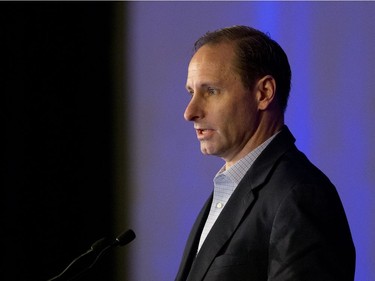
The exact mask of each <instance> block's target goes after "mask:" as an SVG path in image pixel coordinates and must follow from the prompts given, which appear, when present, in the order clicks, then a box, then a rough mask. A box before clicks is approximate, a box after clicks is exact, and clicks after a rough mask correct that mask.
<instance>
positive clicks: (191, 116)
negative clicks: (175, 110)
mask: <svg viewBox="0 0 375 281" xmlns="http://www.w3.org/2000/svg"><path fill="white" fill-rule="evenodd" d="M203 115H204V112H203V105H202V103H201V102H200V101H199V99H198V97H197V96H193V97H192V98H191V100H190V102H189V104H188V105H187V107H186V109H185V112H184V118H185V120H186V121H195V120H196V119H199V118H203Z"/></svg>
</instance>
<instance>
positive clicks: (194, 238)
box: [175, 194, 213, 281]
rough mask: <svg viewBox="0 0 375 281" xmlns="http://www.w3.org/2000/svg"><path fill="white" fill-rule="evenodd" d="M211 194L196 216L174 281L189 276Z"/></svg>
mask: <svg viewBox="0 0 375 281" xmlns="http://www.w3.org/2000/svg"><path fill="white" fill-rule="evenodd" d="M212 197H213V194H211V196H210V197H209V198H208V200H207V201H206V203H205V204H204V206H203V208H202V210H201V211H200V213H199V214H198V217H197V219H196V220H195V223H194V225H193V227H192V229H191V231H190V234H189V238H188V240H187V242H186V246H185V250H184V253H183V255H182V260H181V264H180V268H179V270H178V273H177V277H176V279H175V280H176V281H180V280H186V278H187V276H188V275H189V272H190V269H191V266H192V264H193V262H194V259H195V256H196V253H197V249H198V243H199V239H200V235H201V232H202V230H203V227H204V224H205V222H206V220H207V217H208V213H209V211H210V207H211V202H212Z"/></svg>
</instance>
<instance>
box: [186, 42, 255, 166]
mask: <svg viewBox="0 0 375 281" xmlns="http://www.w3.org/2000/svg"><path fill="white" fill-rule="evenodd" d="M234 59H235V55H234V50H233V47H232V46H231V45H229V44H219V45H204V46H202V47H201V48H200V49H199V50H198V51H197V52H196V53H195V55H194V56H193V58H192V59H191V61H190V64H189V68H188V76H187V82H186V88H187V90H188V91H189V93H190V94H191V101H190V102H189V104H188V106H187V108H186V110H185V113H184V117H185V119H186V120H188V121H192V122H193V123H194V129H195V130H196V134H197V138H198V140H199V141H200V147H201V151H202V153H203V154H207V155H216V156H219V157H221V158H223V159H224V160H225V161H226V162H227V163H229V162H235V161H237V160H239V159H240V158H242V157H243V156H244V155H246V154H247V153H248V152H247V151H245V150H246V145H247V144H248V143H249V141H250V139H251V137H252V136H253V134H254V131H255V130H256V128H257V123H258V120H257V119H258V109H257V102H256V98H255V95H256V93H255V92H254V91H252V90H249V89H247V88H245V87H244V85H243V83H242V80H241V77H240V75H239V74H238V73H237V72H236V71H235V69H234V66H233V63H234ZM245 152H247V153H245Z"/></svg>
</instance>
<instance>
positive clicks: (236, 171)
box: [215, 133, 277, 186]
mask: <svg viewBox="0 0 375 281" xmlns="http://www.w3.org/2000/svg"><path fill="white" fill-rule="evenodd" d="M276 135H277V133H276V134H274V135H273V136H271V137H270V138H268V139H267V140H266V141H265V142H263V143H262V144H261V145H259V146H258V147H257V148H255V149H254V150H252V151H251V152H250V153H249V154H247V155H246V156H245V157H243V158H241V159H240V160H238V161H237V162H236V163H235V164H234V165H232V166H231V167H230V168H229V169H226V168H225V165H224V166H223V167H222V168H221V169H220V170H219V172H218V173H217V174H216V176H215V179H218V178H219V177H221V175H223V176H224V177H225V178H227V180H230V181H231V182H232V183H234V184H235V185H236V186H237V185H238V184H239V183H240V181H241V180H242V178H243V177H244V176H245V174H246V172H247V171H248V170H249V169H250V168H251V166H252V165H253V163H254V162H255V160H256V159H257V158H258V156H259V155H260V154H261V153H262V152H263V150H264V149H265V148H266V147H267V146H268V145H269V144H270V142H271V141H272V140H273V139H274V137H275V136H276Z"/></svg>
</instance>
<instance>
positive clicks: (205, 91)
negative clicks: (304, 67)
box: [176, 26, 355, 281]
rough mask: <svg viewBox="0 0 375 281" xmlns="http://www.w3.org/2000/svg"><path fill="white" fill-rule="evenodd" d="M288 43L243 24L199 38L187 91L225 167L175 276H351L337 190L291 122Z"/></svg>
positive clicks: (217, 280) (282, 280)
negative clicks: (302, 147) (287, 120)
mask: <svg viewBox="0 0 375 281" xmlns="http://www.w3.org/2000/svg"><path fill="white" fill-rule="evenodd" d="M290 80H291V71H290V66H289V63H288V59H287V56H286V54H285V53H284V51H283V50H282V48H281V47H280V46H279V45H278V44H277V43H276V42H275V41H273V40H272V39H270V38H269V37H268V36H267V35H265V34H264V33H262V32H260V31H258V30H255V29H253V28H249V27H245V26H235V27H230V28H224V29H221V30H218V31H215V32H211V33H207V34H206V35H205V36H203V37H202V38H200V39H199V40H198V41H197V42H196V43H195V54H194V56H193V57H192V59H191V61H190V64H189V68H188V76H187V84H186V88H187V90H188V92H189V93H190V95H191V100H190V102H189V104H188V106H187V108H186V111H185V113H184V117H185V119H186V120H188V121H192V122H193V124H194V129H195V131H196V134H197V138H198V140H199V142H200V148H201V151H202V153H203V154H207V155H215V156H218V157H221V158H222V159H224V161H225V165H224V166H223V168H222V169H221V170H220V171H219V172H218V174H217V175H216V177H215V179H214V191H213V194H212V196H211V197H210V198H209V199H208V201H207V202H206V204H205V205H204V207H203V209H202V211H201V212H200V214H199V215H198V218H197V220H196V222H195V224H194V226H193V228H192V231H191V233H190V236H189V238H188V241H187V244H186V248H185V251H184V254H183V257H182V262H181V265H180V269H179V271H178V274H177V277H176V280H177V281H182V280H189V281H199V280H204V281H226V280H230V281H236V280H251V281H261V280H262V281H286V280H297V281H308V280H311V281H325V280H331V281H332V280H340V281H343V280H353V279H354V268H355V250H354V245H353V242H352V237H351V234H350V230H349V226H348V223H347V219H346V216H345V213H344V209H343V207H342V204H341V201H340V199H339V196H338V194H337V192H336V189H335V187H334V186H333V185H332V183H331V182H330V181H329V179H328V178H327V177H326V176H325V175H324V174H323V173H322V172H321V171H320V170H318V169H317V168H316V167H315V166H314V165H313V164H311V163H310V162H309V160H308V159H307V158H306V157H305V155H304V154H303V153H302V152H300V151H299V150H298V149H297V148H296V146H295V145H294V142H295V139H294V137H293V135H292V134H291V132H290V131H289V129H288V128H287V127H286V126H285V125H284V112H285V108H286V106H287V100H288V96H289V91H290Z"/></svg>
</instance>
